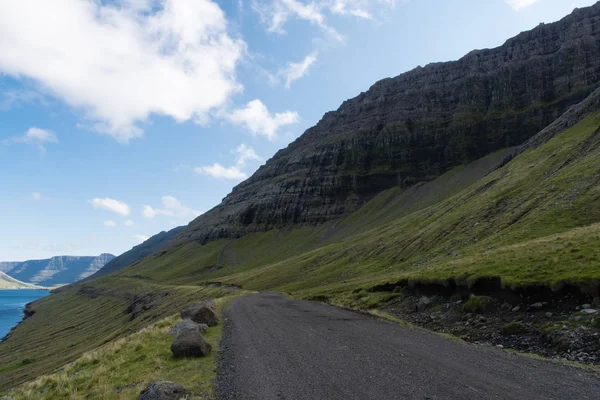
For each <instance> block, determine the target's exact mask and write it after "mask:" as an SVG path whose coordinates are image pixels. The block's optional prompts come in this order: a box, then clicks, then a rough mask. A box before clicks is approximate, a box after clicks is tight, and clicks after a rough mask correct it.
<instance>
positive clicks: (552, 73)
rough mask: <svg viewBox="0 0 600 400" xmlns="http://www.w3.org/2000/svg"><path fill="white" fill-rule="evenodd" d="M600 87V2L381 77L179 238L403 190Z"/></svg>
mask: <svg viewBox="0 0 600 400" xmlns="http://www.w3.org/2000/svg"><path fill="white" fill-rule="evenodd" d="M599 82H600V3H597V4H596V5H595V6H592V7H588V8H585V9H576V10H575V11H574V12H573V13H572V14H571V15H569V16H567V17H565V18H564V19H563V20H561V21H559V22H556V23H552V24H546V25H544V24H542V25H540V26H538V27H536V28H535V29H533V30H531V31H528V32H524V33H521V34H520V35H518V36H516V37H514V38H512V39H510V40H508V41H507V42H506V43H505V44H504V45H502V46H500V47H498V48H495V49H486V50H477V51H473V52H471V53H469V54H468V55H466V56H465V57H463V58H461V59H460V60H458V61H454V62H447V63H437V64H431V65H428V66H426V67H418V68H416V69H414V70H412V71H410V72H407V73H405V74H402V75H400V76H397V77H395V78H390V79H384V80H381V81H379V82H377V83H376V84H374V85H373V86H372V87H371V88H370V89H369V90H368V91H367V92H365V93H361V94H360V95H359V96H357V97H356V98H354V99H351V100H348V101H345V102H344V103H343V104H342V105H341V107H340V108H339V109H338V110H337V111H335V112H329V113H327V114H325V116H324V117H323V118H322V120H321V121H320V122H319V123H318V124H317V125H316V126H314V127H312V128H310V129H308V130H307V131H306V132H305V133H304V134H303V135H302V136H301V137H300V138H298V139H297V140H296V141H295V142H293V143H292V144H290V145H289V146H288V147H287V148H286V149H283V150H281V151H279V152H278V153H277V154H276V155H275V156H274V157H273V158H272V159H271V160H269V161H268V162H267V163H266V164H265V165H264V166H262V167H261V168H260V169H259V170H258V171H257V172H256V173H255V174H254V175H253V176H252V177H251V178H250V179H248V180H247V181H245V182H243V183H241V184H240V185H238V186H237V187H235V188H234V189H233V191H232V193H231V194H230V195H229V196H227V197H226V198H225V199H224V200H223V202H222V203H221V204H220V205H219V206H217V207H216V208H214V209H213V210H211V211H210V212H208V213H206V214H205V215H202V216H200V217H199V218H197V219H196V220H195V221H193V222H192V223H191V224H190V225H189V227H188V229H186V230H184V231H183V232H182V233H181V234H179V235H178V237H177V239H176V242H183V241H189V240H197V241H201V242H206V241H208V240H212V239H216V238H220V237H237V236H240V235H243V234H245V233H248V232H252V231H257V230H266V229H271V228H275V227H280V226H286V225H289V224H297V223H323V222H325V221H328V220H331V219H335V218H338V217H341V216H344V215H346V214H348V213H350V212H352V211H354V210H355V209H357V208H358V207H360V206H361V204H363V203H364V202H365V201H366V200H368V199H370V198H371V197H372V196H374V195H375V194H376V193H378V192H380V191H382V190H384V189H387V188H390V187H392V186H395V185H400V186H410V185H413V184H415V183H418V182H422V181H427V180H431V179H433V178H435V177H437V176H439V175H440V174H442V173H443V172H444V171H446V170H448V169H449V168H452V167H453V166H456V165H459V164H463V163H465V162H467V161H469V160H473V159H476V158H478V157H481V156H483V155H485V154H488V153H490V152H493V151H495V150H498V149H501V148H505V147H509V146H515V145H519V144H522V143H524V142H525V141H527V140H528V139H529V138H530V137H532V136H533V135H535V134H536V133H537V132H539V131H540V130H542V129H543V128H544V127H546V126H547V125H549V124H550V123H552V121H554V120H555V119H556V118H557V117H559V116H560V115H562V114H563V113H564V112H565V111H566V110H567V109H568V108H569V107H570V106H572V105H574V104H577V103H579V102H581V101H582V100H583V99H585V98H586V97H587V96H588V95H589V94H590V93H591V92H592V91H593V90H594V89H595V88H596V87H597V85H598V83H599Z"/></svg>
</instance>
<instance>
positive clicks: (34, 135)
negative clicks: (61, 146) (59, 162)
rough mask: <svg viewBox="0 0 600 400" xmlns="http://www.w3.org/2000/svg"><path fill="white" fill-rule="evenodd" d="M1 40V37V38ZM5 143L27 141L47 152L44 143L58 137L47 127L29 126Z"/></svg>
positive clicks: (55, 141) (4, 142)
mask: <svg viewBox="0 0 600 400" xmlns="http://www.w3.org/2000/svg"><path fill="white" fill-rule="evenodd" d="M0 40H1V39H0ZM2 143H3V144H10V143H26V144H31V145H34V146H36V147H37V148H38V149H39V150H40V151H42V152H45V151H46V148H45V147H44V143H58V138H57V137H56V135H55V134H54V133H52V132H51V131H49V130H46V129H40V128H36V127H35V126H33V127H31V128H29V129H28V130H27V132H25V133H24V134H23V135H21V136H14V137H12V138H10V139H4V140H3V141H2Z"/></svg>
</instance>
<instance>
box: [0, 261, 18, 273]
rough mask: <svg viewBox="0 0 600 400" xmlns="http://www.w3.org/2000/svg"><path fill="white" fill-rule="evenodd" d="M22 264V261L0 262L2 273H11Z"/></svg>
mask: <svg viewBox="0 0 600 400" xmlns="http://www.w3.org/2000/svg"><path fill="white" fill-rule="evenodd" d="M19 264H21V262H20V261H0V271H2V272H10V271H11V270H12V269H13V268H14V267H16V266H17V265H19Z"/></svg>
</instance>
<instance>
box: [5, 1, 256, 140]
mask: <svg viewBox="0 0 600 400" xmlns="http://www.w3.org/2000/svg"><path fill="white" fill-rule="evenodd" d="M245 52H246V44H245V43H244V42H243V41H242V40H240V39H236V38H232V37H231V36H230V35H229V34H228V31H227V20H226V17H225V14H224V13H223V11H222V10H221V8H220V7H219V6H218V4H217V3H216V2H215V1H212V0H115V1H112V2H100V1H95V0H60V1H36V0H19V1H2V2H0V72H2V73H5V74H8V75H10V76H13V77H16V78H21V77H27V78H30V79H31V80H32V81H34V82H36V84H37V85H38V87H39V88H41V89H43V91H44V92H45V93H47V94H49V95H52V96H54V97H56V98H58V99H60V100H61V101H64V102H65V103H67V104H68V105H70V106H72V107H75V108H77V109H81V110H83V111H84V114H85V117H86V118H87V120H88V122H87V124H88V125H89V127H91V128H93V129H94V130H96V131H99V132H102V133H106V134H108V135H111V136H112V137H114V138H115V139H116V140H118V141H120V142H128V141H129V140H130V139H132V138H135V137H139V136H141V135H142V134H143V130H142V126H141V124H142V123H143V122H144V121H146V120H148V118H150V117H151V116H153V115H159V116H167V117H170V118H173V119H174V120H175V121H178V122H182V121H188V120H193V121H196V122H199V123H205V122H207V121H208V119H209V114H210V112H211V110H214V109H218V108H220V107H222V106H223V105H224V104H225V103H226V102H227V101H228V100H229V99H230V97H231V96H232V95H233V94H234V93H236V92H238V91H240V90H241V88H242V87H241V85H240V84H239V83H238V82H237V79H236V76H235V71H236V67H237V64H238V63H239V62H240V60H241V59H242V58H243V56H244V54H245Z"/></svg>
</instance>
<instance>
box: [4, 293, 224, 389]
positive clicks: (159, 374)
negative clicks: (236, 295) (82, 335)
mask: <svg viewBox="0 0 600 400" xmlns="http://www.w3.org/2000/svg"><path fill="white" fill-rule="evenodd" d="M221 300H223V299H221ZM179 320H180V318H179V315H178V314H175V315H172V316H170V317H167V318H164V319H162V320H160V321H158V322H156V323H154V324H152V325H150V326H148V327H146V328H143V329H142V330H140V331H139V332H136V333H134V334H131V335H129V336H127V337H124V338H121V339H118V340H115V341H111V342H110V343H108V344H106V345H103V346H101V347H100V348H98V349H97V350H93V351H90V352H88V353H85V354H84V355H82V356H81V357H80V358H78V359H77V360H76V361H74V362H72V363H70V364H68V365H67V366H65V367H64V368H62V369H61V370H60V371H59V372H56V373H54V374H49V375H44V376H41V377H39V378H37V379H35V380H33V381H32V382H28V383H26V384H24V385H21V386H19V387H18V388H16V389H14V390H12V391H11V392H10V393H9V396H10V398H11V399H13V400H29V399H40V400H42V399H43V400H53V399H67V398H68V399H73V400H76V399H89V398H93V399H132V400H133V399H136V398H137V396H138V394H139V392H140V391H141V390H142V389H143V388H144V387H146V386H147V385H148V384H149V383H150V382H152V381H155V380H166V381H173V382H177V383H180V384H182V385H183V386H184V387H185V388H186V389H187V390H188V391H189V392H190V393H191V396H190V398H198V399H211V398H213V382H214V380H215V378H216V360H217V357H218V349H219V341H220V338H221V333H222V324H219V325H217V326H215V327H212V328H210V329H209V330H208V332H207V333H206V334H204V335H203V336H204V338H205V339H206V340H207V341H208V342H209V343H210V344H211V345H212V347H213V352H212V353H211V354H210V355H209V356H207V357H202V358H183V359H182V358H175V357H173V355H172V354H171V350H170V346H171V343H172V342H173V340H174V336H173V335H169V334H168V332H169V330H170V329H171V328H172V327H173V325H174V324H175V323H177V322H178V321H179Z"/></svg>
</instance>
